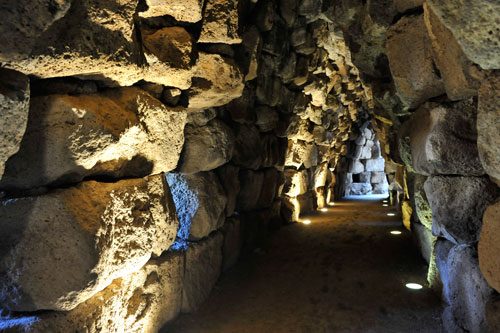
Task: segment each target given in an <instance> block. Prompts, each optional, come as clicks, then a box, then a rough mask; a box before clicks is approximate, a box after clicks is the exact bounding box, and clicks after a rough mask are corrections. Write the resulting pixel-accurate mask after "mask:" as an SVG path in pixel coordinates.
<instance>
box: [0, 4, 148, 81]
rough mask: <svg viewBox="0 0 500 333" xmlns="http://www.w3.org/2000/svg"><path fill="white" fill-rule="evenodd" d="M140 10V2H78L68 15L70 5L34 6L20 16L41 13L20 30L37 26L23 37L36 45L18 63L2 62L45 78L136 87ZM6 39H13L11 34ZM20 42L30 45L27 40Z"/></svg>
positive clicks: (140, 75) (25, 52)
mask: <svg viewBox="0 0 500 333" xmlns="http://www.w3.org/2000/svg"><path fill="white" fill-rule="evenodd" d="M22 4H23V5H24V6H26V4H24V3H22ZM137 4H138V0H133V1H118V0H89V1H76V2H72V3H71V7H70V8H69V10H68V7H69V4H68V2H66V1H56V2H52V3H51V5H47V4H45V3H44V4H38V3H37V2H35V3H33V4H31V3H30V4H29V5H28V7H22V8H23V10H22V12H20V13H22V15H25V13H27V12H29V7H32V8H33V7H35V8H34V9H33V10H34V15H33V17H30V18H26V17H23V18H22V19H21V18H19V21H18V22H19V23H16V24H15V25H14V26H19V25H21V26H22V25H26V26H28V24H26V23H20V22H28V21H29V22H30V23H32V22H36V24H34V25H33V26H31V27H29V28H28V29H24V28H21V29H22V30H21V31H22V32H21V34H26V35H27V36H29V37H28V44H31V43H33V45H32V46H31V45H28V47H27V48H26V50H22V51H21V52H23V54H21V52H19V53H18V54H19V56H18V57H16V58H11V57H10V56H9V57H8V58H7V59H2V63H3V65H4V66H5V67H8V68H12V69H16V70H18V71H20V72H23V73H25V74H31V75H35V76H38V77H41V78H50V77H62V76H79V77H83V78H88V79H96V80H102V81H104V82H105V83H106V84H108V85H117V84H118V85H121V86H129V85H132V84H133V83H135V82H137V81H139V80H140V79H141V77H142V74H143V68H142V67H141V62H142V60H141V57H142V56H141V52H140V49H139V45H138V43H137V42H136V40H135V38H136V32H135V28H134V14H135V11H136V8H137ZM7 16H9V17H10V15H7ZM57 19H58V20H57ZM55 20H57V21H56V22H54V23H53V24H50V23H52V22H53V21H55ZM44 29H46V30H45V31H44V32H43V33H41V32H42V31H43V30H44ZM8 30H11V28H10V27H9V28H8ZM18 33H19V32H18ZM16 34H17V33H16ZM5 36H6V37H7V39H9V38H12V36H11V35H10V34H9V33H7V35H5ZM14 40H15V41H19V40H23V41H24V38H20V39H17V38H15V39H14ZM16 43H17V44H23V43H19V42H16ZM9 44H10V43H9ZM7 54H9V53H7Z"/></svg>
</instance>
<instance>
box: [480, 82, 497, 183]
mask: <svg viewBox="0 0 500 333" xmlns="http://www.w3.org/2000/svg"><path fill="white" fill-rule="evenodd" d="M478 104H479V105H478V110H477V132H478V133H477V134H478V137H477V146H478V149H479V158H480V159H481V164H482V165H483V167H484V170H485V171H486V173H487V174H488V175H489V176H490V177H491V178H492V179H493V180H494V181H495V182H496V183H497V184H498V186H500V145H499V142H500V75H499V74H497V75H491V76H490V77H488V78H487V79H486V80H485V81H483V84H482V85H481V89H480V90H479V103H478Z"/></svg>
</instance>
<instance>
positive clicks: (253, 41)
mask: <svg viewBox="0 0 500 333" xmlns="http://www.w3.org/2000/svg"><path fill="white" fill-rule="evenodd" d="M261 48H262V40H261V38H260V34H259V30H258V29H257V28H256V27H255V26H253V25H252V26H251V27H250V28H249V29H248V30H247V31H246V32H245V33H243V47H242V49H243V56H242V57H241V58H242V59H241V60H242V61H243V63H244V65H243V67H244V68H245V69H246V73H245V81H251V80H253V79H255V78H256V77H257V71H258V69H259V55H260V49H261Z"/></svg>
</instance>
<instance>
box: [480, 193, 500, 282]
mask: <svg viewBox="0 0 500 333" xmlns="http://www.w3.org/2000/svg"><path fill="white" fill-rule="evenodd" d="M499 237H500V202H497V203H495V204H493V205H491V206H489V207H488V208H487V209H486V211H485V212H484V215H483V227H482V229H481V235H480V237H479V245H478V251H479V266H480V267H481V272H483V275H484V277H485V278H486V281H488V283H489V284H490V286H492V287H493V288H495V289H496V290H497V291H499V290H500V255H499V254H500V251H499V250H500V242H499V240H498V238H499Z"/></svg>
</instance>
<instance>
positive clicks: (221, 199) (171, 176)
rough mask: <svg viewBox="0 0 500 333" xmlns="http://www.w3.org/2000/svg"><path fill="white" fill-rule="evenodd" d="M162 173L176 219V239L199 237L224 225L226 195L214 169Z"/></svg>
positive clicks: (197, 238) (194, 239)
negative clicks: (170, 196)
mask: <svg viewBox="0 0 500 333" xmlns="http://www.w3.org/2000/svg"><path fill="white" fill-rule="evenodd" d="M165 175H166V178H167V182H168V185H169V186H170V189H171V191H172V196H173V199H174V203H175V208H176V209H177V217H178V218H179V230H178V232H177V239H178V241H179V242H183V241H185V240H193V241H197V240H200V239H202V238H204V237H206V236H208V235H209V234H210V233H211V232H212V231H214V230H217V229H219V228H220V227H222V225H224V221H225V219H226V214H225V208H226V202H227V197H226V194H225V192H224V188H223V187H222V185H221V184H220V182H219V179H218V178H217V176H216V175H215V174H214V173H213V172H211V171H209V172H199V173H196V174H191V175H184V174H180V173H172V172H170V173H166V174H165Z"/></svg>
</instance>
